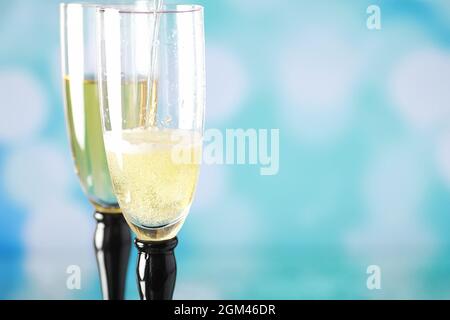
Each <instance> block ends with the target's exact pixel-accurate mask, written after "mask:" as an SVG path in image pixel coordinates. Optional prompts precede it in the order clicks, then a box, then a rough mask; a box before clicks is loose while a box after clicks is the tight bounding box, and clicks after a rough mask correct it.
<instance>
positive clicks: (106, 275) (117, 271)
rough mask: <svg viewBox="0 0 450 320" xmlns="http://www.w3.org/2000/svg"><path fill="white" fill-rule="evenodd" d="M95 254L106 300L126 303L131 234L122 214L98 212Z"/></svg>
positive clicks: (96, 216) (96, 214) (96, 217)
mask: <svg viewBox="0 0 450 320" xmlns="http://www.w3.org/2000/svg"><path fill="white" fill-rule="evenodd" d="M94 217H95V219H96V220H97V228H96V230H95V234H94V246H95V254H96V256H97V265H98V271H99V274H100V282H101V286H102V292H103V299H104V300H124V298H125V283H126V276H127V270H128V261H129V258H130V250H131V232H130V228H129V227H128V225H127V223H126V221H125V218H124V217H123V215H121V214H104V213H100V212H96V213H95V215H94Z"/></svg>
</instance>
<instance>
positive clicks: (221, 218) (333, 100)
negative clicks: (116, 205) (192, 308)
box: [0, 0, 450, 299]
mask: <svg viewBox="0 0 450 320" xmlns="http://www.w3.org/2000/svg"><path fill="white" fill-rule="evenodd" d="M58 2H59V1H53V0H40V1H37V0H14V1H7V0H0V106H1V113H0V298H2V299H21V298H31V299H72V298H76V299H99V298H100V297H101V294H100V287H99V283H98V276H97V271H96V266H95V258H94V253H93V247H92V234H93V230H94V220H93V218H92V208H91V206H90V205H89V204H88V202H87V200H86V198H85V197H84V196H83V194H82V192H81V190H80V187H79V184H78V181H77V178H76V176H75V174H74V172H73V167H72V160H71V157H70V151H69V146H68V142H67V138H66V131H65V123H64V112H63V103H62V95H61V80H60V77H61V75H60V67H59V64H60V60H59V11H58ZM179 2H182V1H179ZM184 2H186V1H184ZM196 3H199V4H202V5H204V6H205V14H206V31H207V70H208V103H207V113H208V115H207V127H208V128H219V129H221V130H225V129H227V128H245V129H248V128H255V129H272V128H276V129H280V134H281V140H280V148H281V149H280V150H281V151H280V160H281V162H280V172H279V174H278V175H277V176H273V177H263V176H260V175H259V170H258V168H257V167H255V166H205V167H204V168H203V171H202V177H201V183H200V186H199V191H198V194H197V197H196V201H195V204H194V206H193V209H192V211H191V215H190V218H189V219H188V222H187V224H186V226H185V228H184V229H183V231H182V234H181V235H180V238H181V244H180V246H179V248H178V249H177V258H178V265H179V276H178V283H177V291H176V298H189V299H192V298H194V299H196V298H211V299H216V298H217V299H221V298H223V299H230V298H235V299H241V298H256V299H260V298H261V299H305V298H306V299H320V298H325V299H332V298H337V299H355V298H370V299H380V298H389V299H392V298H400V299H406V298H424V299H429V298H438V299H448V298H450V246H449V245H450V232H449V230H450V18H449V17H450V2H449V1H446V0H442V1H438V0H434V1H414V0H409V1H407V0H391V1H388V0H386V1H365V0H346V1H323V0H320V1H298V0H204V1H197V2H196ZM371 4H375V5H378V6H380V8H381V14H382V28H381V30H378V31H375V30H369V29H368V28H367V26H366V20H367V18H368V15H367V13H366V9H367V7H368V6H369V5H371ZM134 261H135V256H133V257H132V259H131V264H130V272H129V281H128V287H127V297H128V298H129V299H136V298H137V292H136V286H135V282H134V267H135V264H134ZM69 265H79V266H80V267H81V268H82V271H83V281H82V290H79V291H69V290H68V289H67V288H66V278H67V274H66V268H67V266H69ZM369 265H378V266H380V268H381V270H382V289H381V290H375V291H370V290H368V289H367V287H366V280H367V276H368V275H367V274H366V270H367V267H368V266H369Z"/></svg>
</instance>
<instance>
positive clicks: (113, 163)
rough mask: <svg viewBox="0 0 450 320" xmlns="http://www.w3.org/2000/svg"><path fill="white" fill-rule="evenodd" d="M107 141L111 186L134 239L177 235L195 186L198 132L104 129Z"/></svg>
mask: <svg viewBox="0 0 450 320" xmlns="http://www.w3.org/2000/svg"><path fill="white" fill-rule="evenodd" d="M105 145H106V153H107V157H108V164H109V168H110V172H111V177H112V181H113V186H114V191H115V193H116V196H117V198H118V200H119V204H120V207H121V208H122V211H123V213H124V215H125V217H126V219H127V221H128V223H129V224H130V226H131V228H132V229H133V231H134V232H135V233H136V235H137V236H138V238H139V239H141V240H144V241H162V240H168V239H171V238H173V237H175V236H176V235H177V233H178V231H179V230H180V229H181V227H182V225H183V223H184V220H185V218H186V216H187V214H188V213H189V209H190V206H191V204H192V200H193V197H194V193H195V189H196V186H197V181H198V176H199V167H200V165H199V162H200V158H201V153H202V144H201V137H200V135H198V134H195V133H193V132H189V131H181V130H159V129H132V130H124V131H122V132H119V133H118V135H117V133H116V132H114V133H108V134H107V135H106V136H105Z"/></svg>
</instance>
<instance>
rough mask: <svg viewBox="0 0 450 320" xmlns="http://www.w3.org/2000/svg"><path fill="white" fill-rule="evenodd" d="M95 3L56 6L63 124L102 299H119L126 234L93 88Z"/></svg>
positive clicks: (125, 261)
mask: <svg viewBox="0 0 450 320" xmlns="http://www.w3.org/2000/svg"><path fill="white" fill-rule="evenodd" d="M97 7H98V5H96V4H78V3H71V4H61V6H60V14H61V57H62V72H63V74H62V76H63V83H64V85H63V87H64V97H65V107H66V108H65V109H66V122H67V128H68V133H69V138H70V144H71V149H72V155H73V159H74V162H75V168H76V173H77V174H78V177H79V179H80V182H81V185H82V187H83V189H84V191H85V194H86V196H87V197H88V199H89V201H90V202H91V203H92V205H93V206H94V208H95V215H94V216H95V218H96V220H97V228H96V231H95V235H94V246H95V250H96V257H97V263H98V268H99V273H100V280H101V286H102V292H103V297H104V299H105V300H122V299H123V298H124V291H125V279H126V272H127V268H128V260H129V255H130V248H131V234H130V231H129V228H128V226H127V224H126V222H125V220H124V218H123V216H122V214H121V210H120V208H119V205H118V202H117V199H116V197H115V195H114V192H113V189H112V184H111V178H110V176H109V171H108V165H107V163H106V154H105V149H104V143H103V134H102V128H101V119H100V110H99V96H98V86H97V57H98V54H97V52H96V50H97V49H96V48H97V45H96V39H97V37H96V32H97V30H96V9H97Z"/></svg>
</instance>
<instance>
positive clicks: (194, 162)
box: [98, 5, 205, 299]
mask: <svg viewBox="0 0 450 320" xmlns="http://www.w3.org/2000/svg"><path fill="white" fill-rule="evenodd" d="M98 25H99V30H100V32H99V34H100V38H99V39H98V41H99V47H100V49H99V53H100V57H99V63H100V65H99V71H100V73H99V94H100V104H101V110H102V111H101V116H102V120H103V121H102V123H103V136H104V142H105V149H106V155H107V161H108V165H109V172H110V175H111V178H112V182H113V189H114V193H115V194H116V196H117V199H118V201H119V204H120V207H121V208H122V211H123V214H124V216H125V218H126V220H127V222H128V224H129V226H130V227H131V229H132V230H133V231H134V233H135V234H136V236H137V246H138V248H139V249H140V253H141V254H142V255H144V256H143V257H142V258H143V259H146V258H148V257H147V256H145V255H146V254H148V253H149V252H151V251H152V250H153V251H155V250H157V251H158V250H160V251H161V250H162V249H161V247H164V245H163V243H164V242H166V243H167V244H168V245H167V248H169V249H170V250H173V248H174V242H173V239H174V238H175V237H176V236H177V234H178V232H179V231H180V229H181V227H182V226H183V223H184V222H185V220H186V218H187V216H188V214H189V210H190V207H191V204H192V202H193V199H194V194H195V190H196V186H197V181H198V178H199V171H200V159H201V153H202V141H203V126H204V109H205V47H204V46H205V42H204V26H203V8H202V7H200V6H196V5H165V6H162V7H160V8H158V7H156V9H155V10H137V9H136V8H131V7H129V8H121V9H118V8H107V7H105V8H102V9H99V10H98ZM175 245H176V244H175ZM155 247H156V248H159V249H155ZM162 251H164V250H162ZM142 261H144V260H142ZM149 263H150V265H149ZM139 265H141V263H139V264H138V278H139V277H140V278H141V280H142V281H143V282H145V283H140V289H141V297H142V298H143V299H146V298H147V299H149V298H158V297H159V298H170V294H169V295H168V296H165V297H164V295H162V296H158V295H153V296H152V294H151V292H150V291H151V290H152V283H151V282H152V281H149V280H148V281H145V275H146V274H147V275H149V274H151V272H150V271H149V268H150V269H151V268H152V266H151V262H148V261H147V260H145V262H144V263H142V266H141V267H142V269H139ZM162 269H164V268H162ZM145 270H147V271H145ZM153 276H154V275H153ZM162 276H163V275H162ZM154 280H155V278H154ZM156 280H157V279H156ZM156 280H155V281H156ZM169 291H170V290H169Z"/></svg>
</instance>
